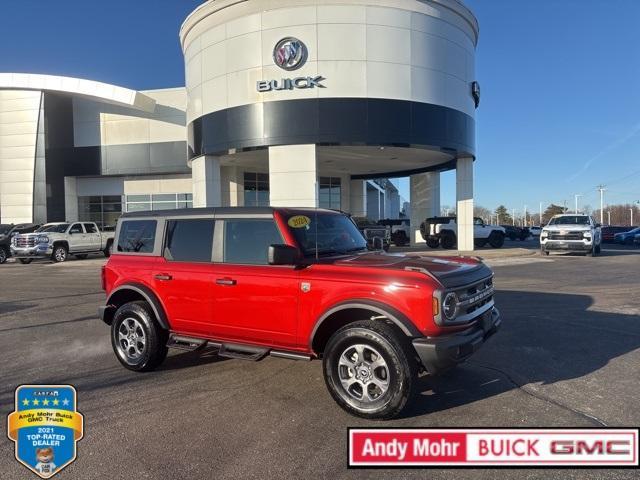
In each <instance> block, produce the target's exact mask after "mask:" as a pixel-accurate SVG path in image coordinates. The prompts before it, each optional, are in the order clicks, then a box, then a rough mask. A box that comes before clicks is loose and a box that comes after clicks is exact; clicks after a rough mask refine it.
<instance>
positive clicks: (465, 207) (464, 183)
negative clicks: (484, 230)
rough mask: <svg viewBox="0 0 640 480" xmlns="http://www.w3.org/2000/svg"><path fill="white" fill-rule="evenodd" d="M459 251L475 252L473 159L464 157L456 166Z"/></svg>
mask: <svg viewBox="0 0 640 480" xmlns="http://www.w3.org/2000/svg"><path fill="white" fill-rule="evenodd" d="M456 198H457V214H458V219H457V224H458V250H462V251H467V252H471V251H473V158H472V157H462V158H459V159H458V163H457V166H456Z"/></svg>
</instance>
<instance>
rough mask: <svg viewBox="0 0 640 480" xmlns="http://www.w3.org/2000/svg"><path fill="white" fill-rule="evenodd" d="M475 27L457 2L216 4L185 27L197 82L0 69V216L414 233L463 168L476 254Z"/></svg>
mask: <svg viewBox="0 0 640 480" xmlns="http://www.w3.org/2000/svg"><path fill="white" fill-rule="evenodd" d="M477 40H478V23H477V20H476V19H475V17H474V16H473V14H472V13H471V11H470V10H469V9H467V8H466V7H465V6H464V5H463V4H462V3H461V2H460V1H457V0H337V1H320V0H316V1H312V0H251V1H242V0H210V1H208V2H205V3H203V4H202V5H201V6H200V7H198V8H197V9H196V10H195V11H194V12H192V13H191V14H190V15H189V17H188V18H187V19H186V20H185V22H184V24H183V25H182V28H181V30H180V42H181V44H182V49H183V52H184V59H185V75H186V86H185V87H180V88H170V89H160V90H148V91H134V90H130V89H126V88H122V87H120V86H116V85H108V84H104V83H101V82H99V81H94V80H85V79H75V78H68V77H57V76H51V75H38V74H23V73H0V221H1V222H2V223H18V222H32V221H33V222H45V221H63V220H69V221H72V220H90V221H96V222H99V223H102V224H106V225H108V224H113V223H114V222H115V219H117V217H118V216H119V215H120V214H121V213H122V212H125V211H129V212H130V211H140V210H150V209H166V208H181V207H200V206H220V205H222V206H255V205H273V206H302V207H323V208H336V209H342V210H344V211H348V212H350V213H352V214H353V215H354V216H359V217H364V216H366V217H368V218H370V219H372V220H378V219H382V218H398V216H399V215H400V209H401V204H402V200H401V198H400V195H399V192H398V189H397V182H396V181H393V180H390V179H395V178H400V177H410V198H409V205H410V209H409V210H410V217H411V228H412V241H413V242H417V241H421V238H419V237H420V235H419V232H417V229H418V227H419V224H420V222H421V221H422V220H424V219H425V218H426V217H428V216H432V215H437V214H439V212H440V173H441V172H443V171H447V170H455V171H456V179H457V181H456V197H457V214H458V225H459V234H458V245H459V248H460V249H463V250H472V249H473V225H472V223H473V166H474V159H475V138H474V137H475V110H476V108H477V105H478V102H479V93H480V92H479V86H478V83H477V82H476V78H475V48H476V44H477Z"/></svg>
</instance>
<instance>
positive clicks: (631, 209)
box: [629, 207, 633, 227]
mask: <svg viewBox="0 0 640 480" xmlns="http://www.w3.org/2000/svg"><path fill="white" fill-rule="evenodd" d="M629 213H631V223H629V226H630V227H633V207H631V208H630V209H629Z"/></svg>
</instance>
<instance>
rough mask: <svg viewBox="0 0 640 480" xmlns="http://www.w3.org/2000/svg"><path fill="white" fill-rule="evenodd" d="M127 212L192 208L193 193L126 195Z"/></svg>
mask: <svg viewBox="0 0 640 480" xmlns="http://www.w3.org/2000/svg"><path fill="white" fill-rule="evenodd" d="M125 207H126V211H127V212H144V211H148V210H175V209H176V208H192V207H193V195H192V194H191V193H157V194H153V195H126V196H125Z"/></svg>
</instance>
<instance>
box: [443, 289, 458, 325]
mask: <svg viewBox="0 0 640 480" xmlns="http://www.w3.org/2000/svg"><path fill="white" fill-rule="evenodd" d="M442 313H443V314H444V316H445V318H446V319H447V320H453V319H454V318H456V314H457V313H458V296H457V295H456V294H455V293H453V292H449V293H447V295H446V296H445V297H444V301H443V302H442Z"/></svg>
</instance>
